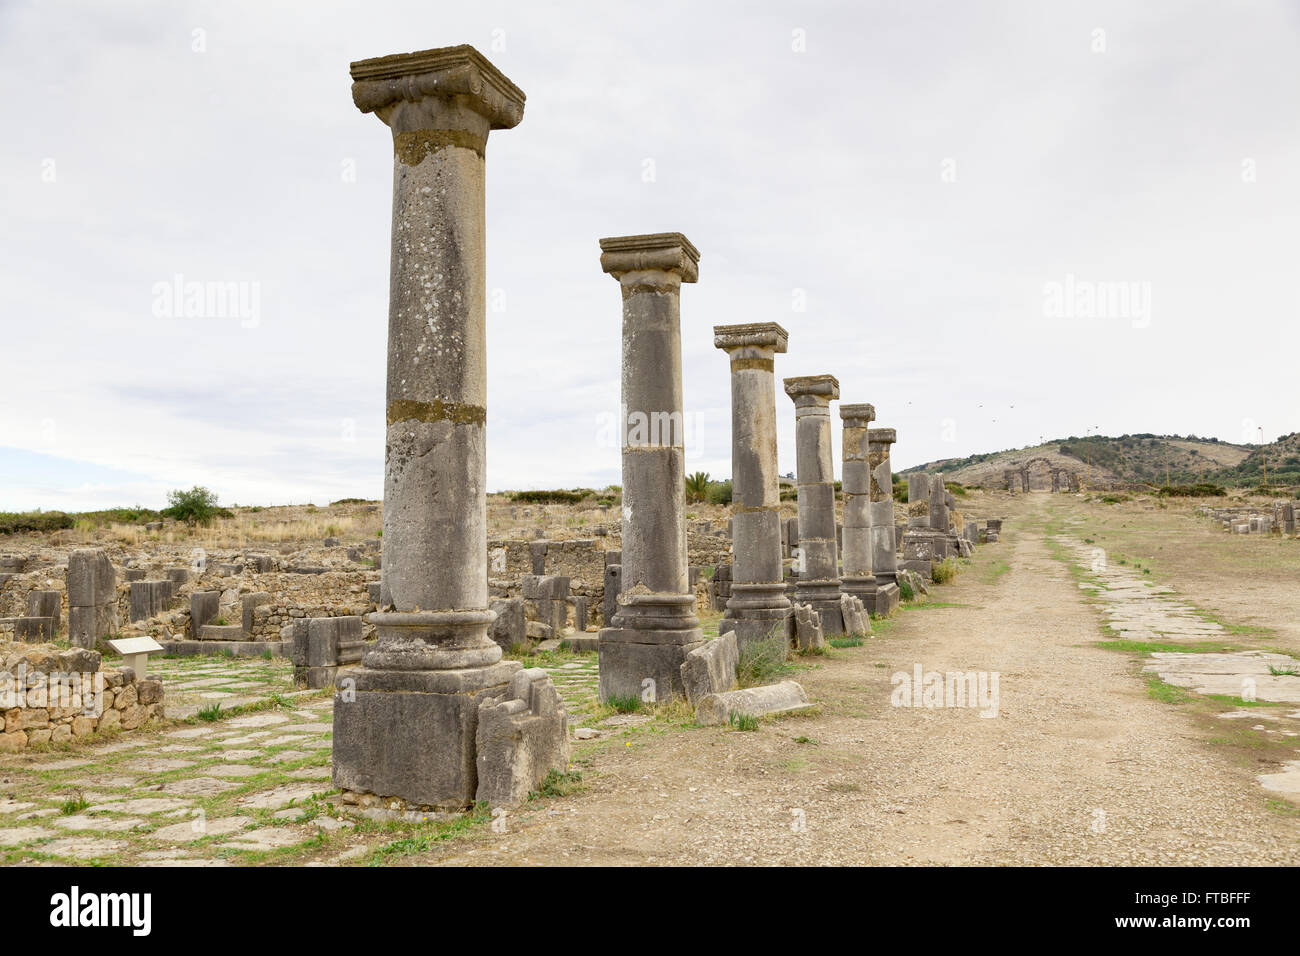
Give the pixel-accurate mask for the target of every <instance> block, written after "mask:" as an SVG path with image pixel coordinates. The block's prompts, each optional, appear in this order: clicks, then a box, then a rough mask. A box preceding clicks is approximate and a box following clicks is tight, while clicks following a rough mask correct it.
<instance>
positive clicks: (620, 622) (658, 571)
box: [597, 232, 704, 700]
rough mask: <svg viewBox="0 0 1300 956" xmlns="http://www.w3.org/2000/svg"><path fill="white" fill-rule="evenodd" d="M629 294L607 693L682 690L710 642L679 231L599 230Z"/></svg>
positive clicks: (648, 696)
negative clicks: (693, 565)
mask: <svg viewBox="0 0 1300 956" xmlns="http://www.w3.org/2000/svg"><path fill="white" fill-rule="evenodd" d="M600 249H601V256H600V265H601V268H602V269H604V270H605V271H606V272H607V273H609V274H610V275H612V276H613V277H614V278H615V279H617V280H618V281H619V285H620V288H621V292H622V295H623V359H622V378H623V402H622V405H623V407H622V418H623V423H622V426H621V428H622V432H623V438H622V445H623V572H622V574H623V589H622V591H621V592H620V594H619V598H618V611H617V613H615V615H614V620H613V622H612V626H609V627H606V628H604V629H603V630H601V632H600V636H599V638H598V642H597V648H598V651H599V662H600V682H599V692H600V697H601V699H602V700H608V699H609V698H610V697H616V696H617V697H626V696H636V697H639V698H641V699H643V700H667V699H670V698H672V697H680V696H683V695H684V693H685V690H684V687H683V685H682V677H681V665H682V662H683V661H684V660H685V659H686V655H687V653H689V652H690V651H691V650H693V649H694V648H696V647H698V646H700V644H702V643H703V642H704V634H703V632H702V631H701V630H700V621H699V618H698V617H696V615H695V595H694V594H692V593H691V589H690V569H689V566H688V565H687V557H686V515H685V505H686V485H685V480H686V462H685V442H684V435H683V421H682V340H681V285H682V283H683V282H695V281H697V279H698V278H699V261H700V254H699V252H698V251H697V250H696V248H695V247H694V246H693V245H691V243H690V242H689V241H688V240H687V239H686V237H685V236H683V235H682V234H681V233H678V232H670V233H661V234H657V235H648V236H622V237H619V238H612V239H602V240H600Z"/></svg>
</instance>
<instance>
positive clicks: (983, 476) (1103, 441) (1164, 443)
mask: <svg viewBox="0 0 1300 956" xmlns="http://www.w3.org/2000/svg"><path fill="white" fill-rule="evenodd" d="M1265 457H1267V461H1268V475H1269V482H1270V484H1272V483H1273V482H1274V480H1275V474H1276V476H1277V479H1278V480H1279V481H1280V482H1281V483H1286V482H1288V481H1289V482H1291V483H1300V433H1297V434H1295V435H1289V436H1287V437H1286V438H1284V439H1279V441H1278V442H1276V443H1274V444H1273V445H1269V446H1266V447H1265V448H1264V449H1263V453H1262V454H1261V450H1260V446H1258V445H1234V444H1230V443H1229V442H1224V441H1219V440H1218V439H1217V438H1198V437H1196V436H1195V435H1187V436H1180V435H1152V434H1140V435H1121V436H1119V437H1118V438H1110V437H1106V436H1104V435H1090V436H1088V437H1086V438H1079V437H1077V436H1073V435H1072V436H1070V437H1069V438H1059V439H1054V440H1053V441H1049V442H1045V443H1044V444H1042V445H1032V446H1029V447H1026V448H1015V449H1010V450H1008V451H1000V452H989V453H986V454H981V455H971V456H970V457H968V458H948V459H945V460H943V461H932V462H928V463H926V464H924V465H917V466H916V467H914V468H909V469H907V470H906V471H904V472H901V474H908V473H910V472H918V471H924V472H927V473H930V474H933V473H935V472H943V476H944V478H945V479H947V480H950V481H956V482H960V483H961V484H963V485H976V486H981V487H986V488H999V487H1002V485H1003V472H1005V471H1006V470H1007V469H1009V468H1014V467H1016V466H1017V465H1018V464H1022V463H1026V462H1031V461H1034V460H1035V459H1046V461H1047V463H1048V464H1049V465H1050V466H1051V467H1053V468H1066V469H1069V470H1071V471H1077V472H1079V474H1080V475H1082V476H1084V478H1085V480H1088V476H1091V485H1092V487H1095V488H1100V487H1117V486H1122V485H1138V484H1150V485H1163V484H1165V482H1166V480H1168V481H1169V482H1170V483H1172V484H1188V483H1191V482H1197V481H1210V482H1214V483H1216V484H1225V485H1243V484H1252V485H1253V484H1258V483H1259V481H1260V479H1261V478H1262V472H1263V468H1262V462H1263V460H1264V458H1265ZM1288 460H1289V461H1290V464H1289V465H1288V464H1285V463H1286V462H1287V461H1288ZM1252 462H1254V463H1255V464H1253V465H1252ZM1275 468H1276V469H1278V470H1277V471H1276V472H1275ZM1288 469H1289V470H1288ZM1030 480H1031V484H1032V486H1033V487H1035V488H1039V487H1050V481H1051V479H1050V477H1049V475H1048V467H1047V465H1042V464H1036V465H1034V466H1033V467H1032V468H1031V474H1030Z"/></svg>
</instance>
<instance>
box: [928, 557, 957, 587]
mask: <svg viewBox="0 0 1300 956" xmlns="http://www.w3.org/2000/svg"><path fill="white" fill-rule="evenodd" d="M956 576H957V562H956V561H954V560H953V559H952V558H944V559H943V560H942V561H936V562H935V563H934V564H932V565H931V566H930V577H931V579H933V581H934V583H935V584H947V583H948V582H949V581H951V580H952V579H953V578H955V577H956Z"/></svg>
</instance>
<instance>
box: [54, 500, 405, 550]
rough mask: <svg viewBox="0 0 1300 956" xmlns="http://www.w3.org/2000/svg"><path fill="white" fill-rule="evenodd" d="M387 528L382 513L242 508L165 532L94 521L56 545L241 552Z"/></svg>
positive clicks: (350, 537)
mask: <svg viewBox="0 0 1300 956" xmlns="http://www.w3.org/2000/svg"><path fill="white" fill-rule="evenodd" d="M382 526H383V515H382V513H381V512H380V511H378V510H376V511H374V512H361V513H353V514H348V513H340V512H338V511H335V510H334V509H330V508H319V509H315V510H309V509H307V508H305V507H300V506H290V507H283V508H262V509H258V510H256V511H254V510H253V509H251V508H241V509H239V510H237V511H236V512H235V515H234V517H231V518H217V519H215V520H213V522H212V524H210V525H208V526H206V527H196V528H189V527H187V526H185V525H176V524H168V525H167V526H166V527H165V528H164V530H162V531H147V530H145V527H144V525H142V524H110V525H108V526H107V527H105V528H98V529H97V528H95V527H94V526H93V525H92V524H91V523H90V522H86V523H85V524H84V525H83V524H82V523H80V522H79V523H78V524H77V526H76V527H73V528H69V529H67V530H66V531H60V532H57V533H56V534H55V535H53V536H52V538H53V543H55V544H56V545H61V546H77V545H92V544H99V545H104V544H117V545H121V546H123V547H127V548H142V547H145V546H147V545H149V544H173V545H188V546H191V547H205V548H242V547H246V546H248V545H260V544H268V545H269V544H278V543H280V542H297V541H315V542H317V543H319V542H320V541H322V540H323V539H325V538H340V539H346V540H347V541H359V540H363V539H366V538H373V537H375V536H376V535H377V534H378V533H379V530H380V528H381V527H382Z"/></svg>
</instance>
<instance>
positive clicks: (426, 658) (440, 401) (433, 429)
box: [334, 46, 524, 809]
mask: <svg viewBox="0 0 1300 956" xmlns="http://www.w3.org/2000/svg"><path fill="white" fill-rule="evenodd" d="M352 79H353V81H354V82H353V84H352V99H353V102H354V103H355V104H356V106H357V108H358V109H359V110H361V112H363V113H374V114H375V115H376V116H378V117H379V119H381V120H382V121H383V122H384V123H385V124H386V125H387V126H389V127H390V128H391V129H392V134H393V223H392V247H391V266H390V272H389V305H388V388H387V402H386V410H387V424H388V431H387V440H386V445H385V453H384V538H383V542H384V561H383V569H382V570H383V591H384V593H385V594H386V595H388V600H390V601H391V605H392V606H391V610H385V611H382V612H375V613H372V614H371V615H370V618H369V619H370V622H371V623H372V624H374V625H375V632H376V637H377V640H376V641H375V642H374V643H373V644H370V645H368V646H367V648H366V651H365V653H364V655H363V658H362V664H363V667H362V669H361V670H360V671H358V672H357V673H356V677H355V680H356V685H355V688H354V692H355V699H350V695H345V694H344V693H343V692H342V691H340V693H339V694H338V695H336V697H335V705H334V782H335V784H336V785H337V786H338V787H339V788H340V789H341V790H343V791H344V796H345V799H361V800H362V801H363V802H364V801H367V800H372V799H374V798H396V799H397V802H398V803H399V804H402V803H404V804H405V805H407V806H420V807H426V806H427V807H439V808H448V809H450V808H460V807H465V806H468V805H470V804H472V803H473V802H474V801H475V799H476V792H478V793H479V795H480V798H481V791H479V790H478V788H477V780H478V769H477V768H476V765H475V757H476V743H475V735H476V730H477V726H478V708H479V704H480V702H481V701H483V700H484V699H485V698H489V697H495V696H500V695H501V694H503V693H505V691H506V688H507V686H508V685H511V679H512V677H513V676H514V675H515V674H516V673H517V672H518V671H519V670H520V666H521V665H520V664H519V663H518V662H515V661H503V660H502V659H501V648H500V646H499V645H497V643H496V642H495V641H493V640H492V638H491V637H490V636H489V634H488V630H489V626H490V625H491V623H492V621H493V619H494V617H495V615H494V614H493V612H492V611H491V610H489V608H488V594H487V507H486V498H485V485H486V455H485V452H486V449H485V441H484V426H485V422H486V418H487V408H486V384H487V382H486V377H487V375H486V373H487V363H486V329H485V320H486V295H487V290H486V272H485V265H484V257H485V238H484V236H485V228H484V150H485V149H486V146H487V138H488V132H489V131H490V130H494V129H510V128H511V127H513V126H515V125H516V124H518V123H519V121H520V120H521V119H522V118H523V112H524V94H523V92H522V91H521V90H520V89H519V88H518V87H516V86H515V85H514V84H513V83H511V82H510V81H509V80H508V79H506V77H505V76H503V75H502V74H501V73H500V72H499V71H498V70H497V69H496V68H495V67H494V66H493V65H492V64H491V63H489V62H488V61H487V60H486V59H485V58H484V57H483V56H482V54H480V53H479V52H478V51H477V50H474V49H473V48H472V47H468V46H458V47H448V48H444V49H438V50H426V51H423V52H419V53H406V54H398V55H394V56H385V57H379V58H377V59H371V60H361V61H359V62H357V63H353V64H352ZM511 686H512V685H511ZM390 802H391V801H390Z"/></svg>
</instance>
